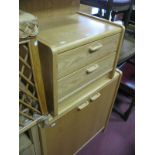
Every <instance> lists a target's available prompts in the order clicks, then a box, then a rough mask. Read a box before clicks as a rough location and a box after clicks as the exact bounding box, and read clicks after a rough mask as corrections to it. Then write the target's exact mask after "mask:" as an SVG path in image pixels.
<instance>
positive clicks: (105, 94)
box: [41, 77, 118, 155]
mask: <svg viewBox="0 0 155 155" xmlns="http://www.w3.org/2000/svg"><path fill="white" fill-rule="evenodd" d="M117 86H118V77H117V78H116V79H115V80H113V81H111V82H110V83H109V84H108V85H107V86H106V87H104V88H103V89H102V90H101V91H99V92H96V93H95V94H93V95H92V96H90V97H89V98H88V100H86V101H84V103H83V104H81V105H80V106H78V107H76V108H75V109H73V110H72V111H71V112H69V113H67V114H66V115H64V116H63V117H61V118H60V119H59V120H57V121H56V122H55V126H54V127H51V128H42V129H41V137H42V143H43V150H44V151H46V153H45V155H73V153H75V152H76V151H77V150H78V149H79V148H80V147H82V145H83V144H84V143H86V142H87V141H88V140H89V139H90V138H92V137H93V136H94V135H95V134H96V133H97V132H98V131H99V130H100V129H102V128H104V127H105V126H106V123H107V120H108V118H109V115H110V113H111V106H112V104H113V101H114V97H115V93H116V88H117ZM60 147H61V149H60ZM45 149H47V150H45Z"/></svg>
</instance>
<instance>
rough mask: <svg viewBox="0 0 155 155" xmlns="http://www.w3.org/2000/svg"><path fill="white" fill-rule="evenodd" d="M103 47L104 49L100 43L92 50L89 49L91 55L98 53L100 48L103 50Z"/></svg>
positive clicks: (91, 48)
mask: <svg viewBox="0 0 155 155" xmlns="http://www.w3.org/2000/svg"><path fill="white" fill-rule="evenodd" d="M102 47H103V45H102V44H100V43H98V44H97V45H96V46H94V47H90V48H89V53H93V52H96V51H98V50H99V49H100V48H102Z"/></svg>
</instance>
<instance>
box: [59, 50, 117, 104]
mask: <svg viewBox="0 0 155 155" xmlns="http://www.w3.org/2000/svg"><path fill="white" fill-rule="evenodd" d="M115 55H116V54H115V53H113V54H111V55H108V56H107V57H104V58H101V59H100V60H98V61H96V62H94V63H92V64H90V65H88V66H86V67H84V68H82V69H80V70H79V71H77V72H74V73H73V74H70V75H68V76H66V77H65V78H62V79H61V80H59V81H58V99H59V102H60V101H62V100H64V99H65V98H67V97H69V96H71V95H72V94H74V93H76V92H77V91H79V90H81V89H82V88H83V87H85V86H86V85H88V84H89V83H91V82H93V81H94V80H96V79H97V78H98V77H100V76H101V75H103V74H106V73H108V72H110V71H111V70H112V69H113V65H114V60H115Z"/></svg>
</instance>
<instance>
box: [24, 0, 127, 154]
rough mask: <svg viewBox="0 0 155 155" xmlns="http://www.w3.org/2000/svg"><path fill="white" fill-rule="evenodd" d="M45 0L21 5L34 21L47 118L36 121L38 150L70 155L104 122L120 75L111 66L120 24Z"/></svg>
mask: <svg viewBox="0 0 155 155" xmlns="http://www.w3.org/2000/svg"><path fill="white" fill-rule="evenodd" d="M21 1H22V0H21ZM45 2H46V3H45ZM45 2H44V1H43V0H38V1H36V0H32V2H31V3H32V6H29V7H28V2H27V1H26V0H23V2H22V3H21V8H22V9H23V10H24V9H25V10H26V11H30V12H32V13H33V14H35V15H37V16H38V19H39V30H40V32H39V35H38V37H37V39H38V49H39V55H40V62H41V69H42V76H43V81H44V87H45V94H46V103H47V108H48V112H49V114H50V116H52V117H50V118H49V121H48V122H47V121H46V123H45V124H43V123H41V124H40V125H39V130H40V140H41V144H42V154H43V155H72V154H74V153H76V152H77V151H78V150H79V149H80V148H82V146H84V145H85V144H86V143H87V142H88V141H89V140H91V139H92V138H93V137H94V136H95V135H96V134H97V133H98V132H100V131H101V130H102V129H104V128H105V127H106V125H107V123H108V119H109V116H110V113H111V110H112V106H113V103H114V101H115V96H116V94H117V89H118V87H119V83H120V79H121V72H120V71H118V70H117V71H116V65H117V61H118V58H119V53H120V48H121V45H122V40H123V35H124V27H122V26H120V25H117V24H114V23H111V22H109V21H107V20H103V19H99V18H97V17H93V16H91V15H87V14H84V13H76V11H75V10H77V8H78V7H79V1H78V0H68V1H62V0H60V1H59V2H58V1H56V0H46V1H45ZM26 4H27V5H26ZM37 4H38V10H37ZM59 4H61V5H60V6H59ZM52 5H53V6H52ZM63 5H64V6H63ZM55 7H56V9H54V10H53V8H55ZM62 8H63V9H62ZM66 8H68V9H66ZM62 12H64V13H62ZM57 14H61V16H60V15H57Z"/></svg>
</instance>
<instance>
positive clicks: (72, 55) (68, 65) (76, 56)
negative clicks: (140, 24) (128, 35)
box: [58, 34, 120, 78]
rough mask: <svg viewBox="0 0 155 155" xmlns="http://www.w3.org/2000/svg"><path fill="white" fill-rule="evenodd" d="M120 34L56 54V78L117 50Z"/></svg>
mask: <svg viewBox="0 0 155 155" xmlns="http://www.w3.org/2000/svg"><path fill="white" fill-rule="evenodd" d="M119 38H120V34H116V35H114V36H110V37H106V38H104V39H102V40H98V41H96V42H93V43H90V44H87V45H85V46H82V47H80V48H76V49H73V50H71V51H67V52H64V53H62V54H59V55H58V78H61V77H64V76H66V75H68V74H70V73H72V72H74V71H76V70H78V69H80V68H82V67H84V66H86V65H88V64H90V63H91V62H93V61H95V60H97V59H99V58H101V57H103V56H106V55H107V54H109V53H112V52H114V51H116V50H117V47H118V42H119Z"/></svg>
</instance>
